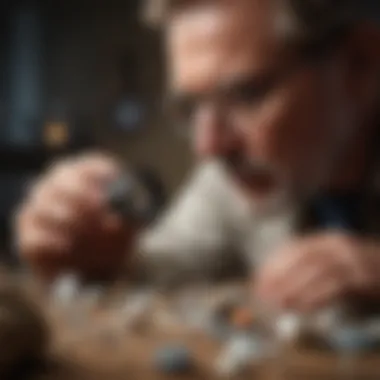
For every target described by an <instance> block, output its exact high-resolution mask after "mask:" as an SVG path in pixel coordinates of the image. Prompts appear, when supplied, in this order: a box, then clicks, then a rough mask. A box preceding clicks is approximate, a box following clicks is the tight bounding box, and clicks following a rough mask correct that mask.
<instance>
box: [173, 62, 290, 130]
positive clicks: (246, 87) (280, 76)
mask: <svg viewBox="0 0 380 380" xmlns="http://www.w3.org/2000/svg"><path fill="white" fill-rule="evenodd" d="M294 72H295V67H287V68H286V69H281V70H278V71H277V72H274V73H271V74H267V75H252V74H247V75H244V76H241V77H239V78H235V79H233V80H230V81H229V82H227V83H224V84H222V85H221V86H219V87H218V88H217V89H216V90H214V91H213V92H212V93H209V94H202V95H193V94H188V95H186V94H182V95H177V96H174V97H172V98H171V99H169V102H168V105H169V113H170V115H171V117H172V120H173V123H175V124H176V128H177V129H178V128H180V132H181V134H182V135H185V136H188V137H191V136H192V134H193V126H194V124H195V119H196V117H197V114H198V112H199V111H200V110H201V109H202V108H203V107H212V109H213V110H215V111H216V112H218V113H219V114H220V116H221V119H222V120H223V125H224V126H225V127H226V128H232V129H235V128H237V129H241V128H244V126H245V125H246V124H247V123H246V121H247V120H249V119H250V118H251V116H252V115H254V114H257V113H258V112H259V111H260V109H261V107H262V106H263V104H264V102H265V101H266V100H267V99H268V98H269V97H270V96H271V95H272V94H273V93H275V92H276V91H277V90H278V89H279V88H280V87H281V84H282V83H283V82H284V81H286V80H287V79H288V78H289V77H290V75H291V74H292V73H294Z"/></svg>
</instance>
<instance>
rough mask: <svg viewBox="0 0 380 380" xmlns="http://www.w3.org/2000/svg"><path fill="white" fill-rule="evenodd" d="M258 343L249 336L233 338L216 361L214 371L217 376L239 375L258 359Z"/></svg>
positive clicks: (260, 352) (259, 349) (259, 353)
mask: <svg viewBox="0 0 380 380" xmlns="http://www.w3.org/2000/svg"><path fill="white" fill-rule="evenodd" d="M261 354H262V350H261V345H260V341H259V340H258V339H255V338H254V337H252V336H249V335H238V336H235V337H233V338H232V339H231V340H230V342H229V343H228V344H227V346H226V347H225V348H224V349H223V350H222V352H221V354H220V355H219V357H218V358H217V360H216V363H215V369H216V372H217V374H218V375H219V376H221V377H230V376H235V375H239V374H240V373H242V372H243V371H244V370H246V369H247V368H248V367H249V365H250V364H251V363H253V362H254V361H255V360H258V359H260V357H261Z"/></svg>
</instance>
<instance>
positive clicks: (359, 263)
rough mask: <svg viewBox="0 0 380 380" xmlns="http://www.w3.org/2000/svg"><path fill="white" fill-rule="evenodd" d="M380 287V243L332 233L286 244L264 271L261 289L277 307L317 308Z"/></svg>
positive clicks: (260, 276) (258, 289)
mask: <svg viewBox="0 0 380 380" xmlns="http://www.w3.org/2000/svg"><path fill="white" fill-rule="evenodd" d="M379 285H380V244H378V243H375V242H370V241H366V240H361V239H359V238H355V237H351V236H349V235H345V234H339V233H331V234H319V235H314V236H309V237H305V238H300V239H298V240H295V241H292V242H290V243H288V244H286V245H285V246H283V247H281V248H280V249H279V250H278V251H277V252H275V253H274V255H273V256H272V257H271V259H269V260H268V262H267V263H266V265H264V266H263V268H262V270H261V271H259V273H258V275H257V277H256V281H255V291H256V296H257V297H259V298H260V299H261V300H262V301H264V302H266V303H268V304H270V305H272V306H273V307H275V308H279V309H288V310H296V311H300V312H312V311H316V310H317V309H321V308H323V307H324V306H329V305H330V304H331V303H333V302H334V301H336V300H339V299H341V298H343V297H345V296H347V295H350V294H355V295H358V294H362V295H365V296H367V295H370V296H372V295H373V294H376V292H377V291H379V290H380V286H379ZM379 296H380V291H379Z"/></svg>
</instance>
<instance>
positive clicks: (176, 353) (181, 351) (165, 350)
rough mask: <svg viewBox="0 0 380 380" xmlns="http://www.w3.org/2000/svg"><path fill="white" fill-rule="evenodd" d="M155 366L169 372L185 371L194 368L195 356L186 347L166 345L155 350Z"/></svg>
mask: <svg viewBox="0 0 380 380" xmlns="http://www.w3.org/2000/svg"><path fill="white" fill-rule="evenodd" d="M155 366H156V368H157V369H158V370H159V371H161V372H163V373H167V374H173V373H175V374H176V373H185V372H189V371H190V370H191V369H192V368H193V358H192V355H191V353H190V351H189V350H188V349H187V348H186V347H183V346H176V345H173V346H164V347H160V348H159V349H158V350H157V351H156V352H155Z"/></svg>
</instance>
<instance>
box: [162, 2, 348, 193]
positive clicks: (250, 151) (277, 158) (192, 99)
mask: <svg viewBox="0 0 380 380" xmlns="http://www.w3.org/2000/svg"><path fill="white" fill-rule="evenodd" d="M272 3H275V2H271V1H261V0H234V1H228V0H220V1H218V2H210V3H209V4H207V3H206V4H204V5H199V6H196V7H194V8H189V9H186V10H185V11H183V12H179V13H178V14H176V15H175V16H174V17H173V19H172V21H171V23H170V25H169V27H168V32H167V33H168V36H167V38H168V55H169V73H170V89H171V91H172V92H173V94H174V96H175V97H178V98H180V99H181V100H182V103H185V104H187V105H188V107H189V108H190V110H191V113H190V118H189V122H190V126H189V127H190V128H191V133H192V137H193V144H194V149H195V152H196V153H197V155H198V156H199V157H200V158H210V157H212V158H214V157H218V158H220V159H222V160H224V162H226V163H227V167H228V168H229V170H230V173H231V174H232V177H233V178H234V179H235V180H236V182H237V183H239V184H240V185H243V188H244V189H245V190H249V194H251V196H253V197H254V198H256V199H258V198H260V199H262V198H266V197H267V196H268V195H276V194H282V195H283V194H284V193H285V194H286V195H287V196H289V195H291V196H295V195H296V194H299V193H301V194H305V193H306V194H309V193H310V192H314V191H316V190H317V189H319V188H320V187H321V186H323V185H324V183H325V182H326V181H327V178H328V177H329V176H330V175H331V171H332V169H333V167H334V163H336V162H337V158H338V157H339V155H340V154H341V153H342V146H344V145H345V144H346V143H345V141H344V140H345V136H346V135H347V130H348V128H350V104H349V103H350V101H349V99H348V96H346V94H345V90H344V87H345V86H344V84H343V80H342V79H341V75H340V74H341V73H340V66H339V59H338V58H337V57H333V56H332V57H330V58H328V59H326V60H325V61H321V62H319V63H318V64H317V63H315V64H305V63H302V62H300V60H299V59H296V55H295V54H294V53H295V52H292V51H291V50H292V49H289V51H287V50H285V49H284V44H283V41H281V34H280V33H279V31H278V18H277V16H278V15H277V13H276V8H275V7H274V5H273V4H272ZM180 103H181V102H180ZM343 127H344V128H346V131H345V132H344V133H343Z"/></svg>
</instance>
